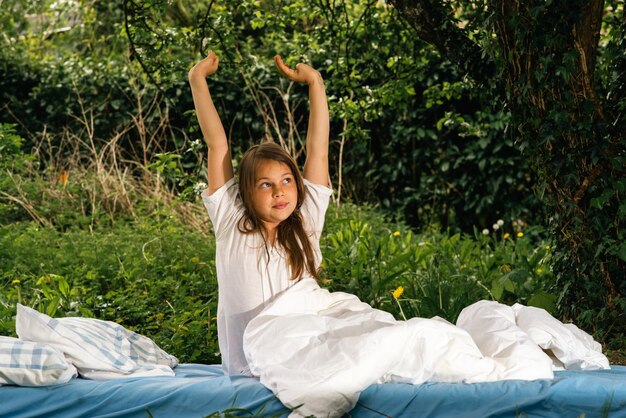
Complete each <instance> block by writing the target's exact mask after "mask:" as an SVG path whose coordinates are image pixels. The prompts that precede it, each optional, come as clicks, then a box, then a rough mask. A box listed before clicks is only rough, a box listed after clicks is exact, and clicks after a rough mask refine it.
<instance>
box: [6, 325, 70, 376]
mask: <svg viewBox="0 0 626 418" xmlns="http://www.w3.org/2000/svg"><path fill="white" fill-rule="evenodd" d="M74 376H76V368H74V366H72V365H71V364H69V363H68V362H67V361H66V360H65V357H64V356H63V353H60V352H58V351H57V350H55V349H54V348H53V347H50V346H49V345H45V344H39V343H34V342H30V341H22V340H18V339H17V338H11V337H3V336H0V385H18V386H46V385H56V384H60V383H66V382H67V381H68V380H70V379H71V378H72V377H74Z"/></svg>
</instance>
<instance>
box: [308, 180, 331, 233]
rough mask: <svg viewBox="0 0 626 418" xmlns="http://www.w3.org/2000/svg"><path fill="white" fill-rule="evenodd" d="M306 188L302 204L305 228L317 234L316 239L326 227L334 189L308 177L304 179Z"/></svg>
mask: <svg viewBox="0 0 626 418" xmlns="http://www.w3.org/2000/svg"><path fill="white" fill-rule="evenodd" d="M304 189H305V190H306V193H307V196H306V198H305V199H304V202H303V204H302V208H301V212H302V218H303V220H304V224H305V229H306V230H307V231H309V232H311V233H313V234H315V239H316V240H319V239H320V236H321V235H322V229H324V218H325V216H326V210H327V209H328V204H329V202H330V196H331V195H332V194H333V189H331V188H328V187H326V186H322V185H321V184H316V183H311V182H310V181H308V180H306V179H304Z"/></svg>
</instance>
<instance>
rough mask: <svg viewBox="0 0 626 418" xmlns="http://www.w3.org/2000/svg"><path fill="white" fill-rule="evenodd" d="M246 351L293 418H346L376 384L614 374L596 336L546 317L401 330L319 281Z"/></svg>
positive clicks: (281, 306) (279, 312) (498, 314)
mask: <svg viewBox="0 0 626 418" xmlns="http://www.w3.org/2000/svg"><path fill="white" fill-rule="evenodd" d="M244 351H245V354H246V358H247V360H248V362H249V364H250V370H251V372H252V373H253V374H254V375H256V376H259V378H260V380H261V383H263V384H264V385H265V386H267V387H268V388H269V389H270V390H272V392H274V394H275V395H276V396H277V397H278V398H279V399H280V400H281V402H282V403H283V404H285V405H286V406H287V407H289V408H290V409H292V410H294V413H293V414H292V415H293V416H310V415H313V416H316V417H339V416H341V415H342V414H344V413H345V412H347V411H349V410H350V409H352V408H353V407H354V405H355V404H356V401H357V399H358V397H359V394H360V393H361V391H363V390H364V389H365V388H367V387H368V386H369V385H371V384H373V383H382V382H392V381H394V382H398V381H400V382H408V383H414V384H419V383H423V382H426V381H431V382H434V381H437V382H488V381H494V380H503V379H525V380H532V379H550V378H552V377H553V370H555V369H559V368H563V367H565V368H568V369H605V368H609V364H608V360H607V359H606V357H605V356H604V355H603V354H602V352H601V347H600V345H599V344H598V343H596V342H595V341H593V339H592V338H591V336H589V335H588V334H586V333H585V332H583V331H581V330H580V329H578V328H577V327H575V326H574V325H571V324H567V325H565V324H563V323H561V322H560V321H558V320H556V319H555V318H553V317H552V316H551V315H549V314H548V313H547V312H546V311H544V310H542V309H537V308H531V307H525V306H521V305H517V304H516V305H513V306H512V307H510V306H506V305H502V304H499V303H497V302H491V301H480V302H477V303H475V304H473V305H471V306H469V307H467V308H465V309H464V310H463V312H461V314H460V316H459V318H458V321H457V325H456V326H455V325H452V324H450V323H449V322H447V321H445V320H443V319H441V318H433V319H423V318H413V319H410V320H408V321H397V320H395V319H394V318H393V317H392V316H391V314H389V313H386V312H383V311H380V310H376V309H373V308H372V307H370V306H369V305H367V304H365V303H363V302H361V301H359V299H358V298H357V297H356V296H353V295H350V294H346V293H341V292H335V293H331V292H328V291H327V290H325V289H322V288H320V287H319V286H318V285H317V283H316V282H315V281H314V280H313V279H305V280H302V281H300V282H299V283H297V284H295V285H294V286H292V287H291V288H290V289H289V290H287V291H286V292H284V293H283V295H281V296H280V297H279V298H278V299H277V300H276V301H275V302H274V303H272V304H271V305H270V306H268V307H267V308H266V309H265V310H264V311H263V312H262V313H261V314H259V315H258V316H257V317H256V318H254V319H253V320H252V321H251V322H250V323H249V324H248V327H247V328H246V331H245V334H244Z"/></svg>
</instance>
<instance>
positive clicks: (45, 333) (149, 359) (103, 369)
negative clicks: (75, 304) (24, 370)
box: [15, 304, 178, 379]
mask: <svg viewBox="0 0 626 418" xmlns="http://www.w3.org/2000/svg"><path fill="white" fill-rule="evenodd" d="M15 328H16V331H17V334H18V336H19V337H20V338H21V339H23V340H28V341H37V342H42V343H46V344H50V345H51V346H53V347H54V348H56V349H57V350H59V351H61V352H63V354H65V356H66V357H67V358H68V360H69V361H70V362H71V363H72V364H74V366H76V368H77V369H78V373H79V374H80V375H81V376H83V377H86V378H91V379H115V378H120V377H128V376H130V375H132V376H173V375H174V371H173V370H172V369H171V368H172V367H175V366H176V365H177V364H178V359H177V358H176V357H174V356H171V355H169V354H168V353H166V352H165V351H163V350H162V349H161V348H159V347H158V346H157V345H156V344H155V342H154V341H152V340H151V339H150V338H147V337H145V336H143V335H140V334H137V333H135V332H133V331H129V330H127V329H126V328H124V327H123V326H121V325H119V324H116V323H115V322H111V321H102V320H99V319H93V318H75V317H68V318H51V317H49V316H48V315H46V314H43V313H40V312H37V311H36V310H34V309H31V308H28V307H26V306H23V305H20V304H18V305H17V317H16V321H15Z"/></svg>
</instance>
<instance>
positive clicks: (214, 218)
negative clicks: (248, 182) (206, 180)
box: [202, 177, 243, 240]
mask: <svg viewBox="0 0 626 418" xmlns="http://www.w3.org/2000/svg"><path fill="white" fill-rule="evenodd" d="M202 202H203V203H204V206H205V207H206V210H207V212H208V213H209V218H210V219H211V223H213V230H214V231H215V239H216V240H219V239H220V238H221V237H222V236H223V235H224V233H226V231H229V230H232V228H236V227H237V222H239V219H240V218H241V215H242V214H243V203H242V202H241V197H239V186H238V185H237V182H236V181H235V178H234V177H233V178H231V179H230V180H228V181H227V182H226V183H224V185H222V187H220V188H219V189H217V190H216V191H215V192H214V193H213V194H211V195H209V194H208V190H205V191H204V192H202Z"/></svg>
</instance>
